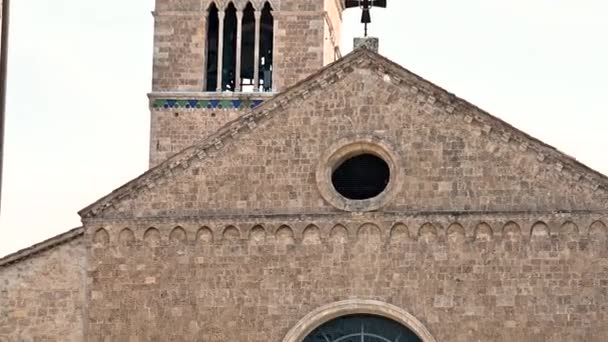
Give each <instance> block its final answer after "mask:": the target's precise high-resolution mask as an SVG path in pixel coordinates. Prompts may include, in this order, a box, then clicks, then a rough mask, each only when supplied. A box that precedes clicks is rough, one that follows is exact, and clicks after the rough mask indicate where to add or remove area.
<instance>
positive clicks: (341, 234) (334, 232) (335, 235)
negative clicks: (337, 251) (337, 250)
mask: <svg viewBox="0 0 608 342" xmlns="http://www.w3.org/2000/svg"><path fill="white" fill-rule="evenodd" d="M349 235H350V234H349V233H348V229H346V227H344V226H343V225H341V224H337V225H335V226H334V227H333V228H332V229H331V231H330V232H329V239H330V240H331V242H333V243H337V244H343V243H348V241H349V239H350V237H349Z"/></svg>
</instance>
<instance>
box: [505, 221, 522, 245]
mask: <svg viewBox="0 0 608 342" xmlns="http://www.w3.org/2000/svg"><path fill="white" fill-rule="evenodd" d="M502 237H503V239H505V240H510V241H515V240H519V239H521V227H519V225H518V224H517V223H515V222H513V221H509V222H507V223H506V224H505V225H504V226H503V227H502Z"/></svg>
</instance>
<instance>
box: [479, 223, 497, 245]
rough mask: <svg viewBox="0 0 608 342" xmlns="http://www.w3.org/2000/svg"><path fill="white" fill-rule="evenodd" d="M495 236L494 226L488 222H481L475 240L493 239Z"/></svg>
mask: <svg viewBox="0 0 608 342" xmlns="http://www.w3.org/2000/svg"><path fill="white" fill-rule="evenodd" d="M493 238H494V231H493V230H492V226H490V225H489V224H488V223H486V222H481V223H479V224H478V225H477V227H476V228H475V241H491V240H492V239H493Z"/></svg>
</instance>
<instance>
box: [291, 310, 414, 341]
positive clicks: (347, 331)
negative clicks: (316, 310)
mask: <svg viewBox="0 0 608 342" xmlns="http://www.w3.org/2000/svg"><path fill="white" fill-rule="evenodd" d="M303 342H422V340H421V339H420V338H419V337H418V336H416V334H414V333H413V332H412V331H411V330H409V329H408V328H406V327H404V326H403V325H401V324H399V323H397V322H395V321H392V320H389V319H386V318H383V317H378V316H371V315H353V316H344V317H340V318H337V319H335V320H333V321H330V322H328V323H325V324H324V325H322V326H320V327H319V328H317V329H315V330H314V331H313V332H312V333H311V334H310V335H308V336H307V337H306V338H305V339H304V341H303Z"/></svg>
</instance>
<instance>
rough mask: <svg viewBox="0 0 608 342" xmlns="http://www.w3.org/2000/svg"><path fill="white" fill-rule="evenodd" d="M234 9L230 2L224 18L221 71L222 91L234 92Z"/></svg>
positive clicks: (235, 23)
mask: <svg viewBox="0 0 608 342" xmlns="http://www.w3.org/2000/svg"><path fill="white" fill-rule="evenodd" d="M236 21H237V18H236V7H234V4H233V3H232V2H231V3H230V4H229V5H228V7H227V8H226V17H225V18H224V57H223V63H222V65H223V69H222V90H224V91H226V90H227V91H234V90H235V85H236V84H235V76H236V34H237V22H236Z"/></svg>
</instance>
